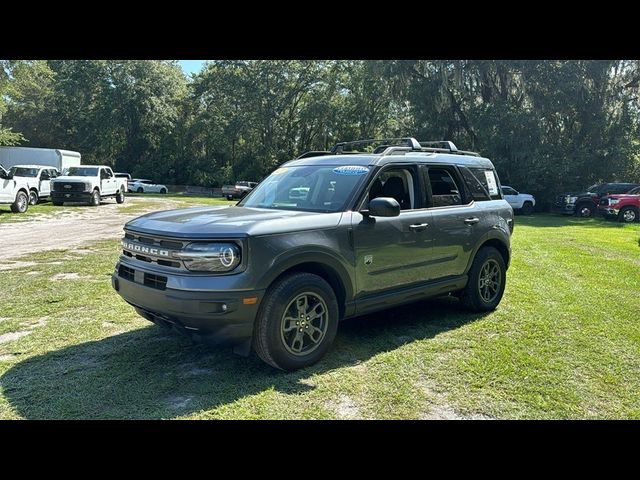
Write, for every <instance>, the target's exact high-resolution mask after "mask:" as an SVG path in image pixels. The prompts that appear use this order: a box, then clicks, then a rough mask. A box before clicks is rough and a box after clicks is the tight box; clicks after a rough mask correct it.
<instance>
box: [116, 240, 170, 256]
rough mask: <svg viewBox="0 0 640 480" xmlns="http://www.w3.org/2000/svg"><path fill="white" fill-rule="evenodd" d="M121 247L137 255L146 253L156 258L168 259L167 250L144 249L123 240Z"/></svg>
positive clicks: (142, 246) (141, 246)
mask: <svg viewBox="0 0 640 480" xmlns="http://www.w3.org/2000/svg"><path fill="white" fill-rule="evenodd" d="M122 247H123V248H124V249H126V250H129V251H132V252H138V253H146V254H148V255H156V256H158V257H168V256H169V250H162V249H160V248H153V247H145V246H144V245H138V244H136V243H130V242H127V241H125V240H123V241H122Z"/></svg>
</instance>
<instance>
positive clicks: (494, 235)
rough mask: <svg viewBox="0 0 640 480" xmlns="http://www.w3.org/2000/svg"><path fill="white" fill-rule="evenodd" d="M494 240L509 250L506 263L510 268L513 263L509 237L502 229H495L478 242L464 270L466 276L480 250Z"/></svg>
mask: <svg viewBox="0 0 640 480" xmlns="http://www.w3.org/2000/svg"><path fill="white" fill-rule="evenodd" d="M492 240H493V241H496V240H497V241H498V242H500V243H501V244H502V245H503V246H504V248H505V249H506V250H507V252H509V258H508V261H507V262H505V263H506V266H507V268H509V264H510V262H511V247H510V240H509V235H508V234H507V233H505V232H504V231H502V230H501V229H500V228H493V229H492V230H490V231H488V232H487V233H486V234H484V235H483V236H482V238H480V240H479V241H478V244H477V245H476V246H475V248H474V249H473V252H472V254H471V255H470V256H469V262H468V263H467V267H466V268H465V269H464V273H465V275H466V274H468V273H469V270H470V269H471V265H472V264H473V261H474V260H475V258H476V255H477V254H478V250H480V249H481V248H482V247H483V246H484V245H485V244H486V243H487V242H489V241H492Z"/></svg>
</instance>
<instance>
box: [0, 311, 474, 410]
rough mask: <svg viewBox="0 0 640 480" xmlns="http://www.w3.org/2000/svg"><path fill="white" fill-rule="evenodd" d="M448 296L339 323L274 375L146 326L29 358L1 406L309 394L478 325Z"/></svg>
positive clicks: (95, 405) (196, 406) (197, 402)
mask: <svg viewBox="0 0 640 480" xmlns="http://www.w3.org/2000/svg"><path fill="white" fill-rule="evenodd" d="M482 316H483V315H482V314H472V313H468V312H465V311H464V310H463V309H462V307H461V306H460V304H459V302H458V301H457V300H456V299H453V298H440V299H434V300H429V301H423V302H419V303H415V304H411V305H407V306H403V307H398V308H395V309H393V310H389V311H386V312H380V313H377V314H371V315H367V316H365V317H360V318H356V319H351V320H347V321H345V322H342V323H341V325H340V328H339V331H338V336H337V338H336V341H335V343H334V345H333V346H332V348H331V349H330V351H329V353H328V354H327V356H326V357H325V358H324V359H323V360H322V361H321V362H319V363H318V364H316V365H314V366H312V367H309V368H306V369H303V370H300V371H297V372H291V373H286V372H281V371H277V370H275V369H273V368H271V367H269V366H268V365H266V364H264V363H262V362H261V361H260V360H259V359H258V358H257V357H256V356H255V354H252V355H251V356H249V357H248V358H245V357H240V356H237V355H234V354H233V353H231V351H230V349H228V348H224V349H223V348H212V347H208V346H205V345H200V344H194V343H192V342H191V341H190V340H188V339H184V338H181V337H179V336H176V335H175V334H172V333H168V332H165V331H164V330H162V329H160V328H159V327H156V326H153V325H150V326H149V327H147V328H141V329H138V330H134V331H130V332H127V333H122V334H119V335H114V336H111V337H107V338H104V339H102V340H98V341H93V342H87V343H82V344H78V345H74V346H70V347H66V348H63V349H61V350H56V351H52V352H50V353H47V354H44V355H40V356H36V357H32V358H29V359H27V360H25V361H22V362H20V363H18V364H17V365H15V366H13V367H12V368H10V369H9V370H8V371H7V372H6V373H5V374H4V375H2V377H0V387H1V388H2V391H3V394H4V397H5V398H6V399H7V400H8V402H9V403H10V404H11V407H12V408H13V409H14V410H15V412H16V413H17V414H18V415H20V416H21V417H24V418H28V419H71V418H74V419H88V418H136V419H158V418H175V417H177V416H182V415H189V414H192V413H196V412H200V411H206V410H211V409H214V408H216V407H221V406H224V405H228V404H231V403H233V402H235V401H237V400H239V399H242V398H243V397H246V396H251V395H256V394H259V393H261V392H265V391H267V390H270V389H273V390H276V391H278V392H282V393H284V394H297V393H303V392H305V391H308V390H309V389H312V388H314V387H313V386H312V385H310V384H309V382H308V381H307V380H308V379H309V378H310V377H312V376H313V375H315V374H321V373H323V372H327V371H330V370H335V369H341V368H344V367H349V366H353V365H357V364H359V363H360V362H364V361H366V360H368V359H370V358H371V357H373V356H375V355H377V354H378V353H381V352H388V351H391V350H394V349H397V348H399V347H401V346H402V345H404V344H407V343H411V342H413V341H417V340H424V339H430V338H433V337H435V336H436V335H438V334H439V333H442V332H446V331H449V330H452V329H455V328H458V327H460V326H462V325H464V324H466V323H468V322H472V321H475V320H477V319H479V318H481V317H482Z"/></svg>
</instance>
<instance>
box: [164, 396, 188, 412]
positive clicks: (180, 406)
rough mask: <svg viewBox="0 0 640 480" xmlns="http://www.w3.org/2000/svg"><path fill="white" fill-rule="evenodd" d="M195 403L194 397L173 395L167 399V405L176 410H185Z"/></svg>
mask: <svg viewBox="0 0 640 480" xmlns="http://www.w3.org/2000/svg"><path fill="white" fill-rule="evenodd" d="M192 401H193V396H192V395H171V396H170V397H168V398H167V403H168V404H169V406H170V407H171V408H173V409H174V410H184V409H185V408H187V407H189V405H190V404H191V402H192Z"/></svg>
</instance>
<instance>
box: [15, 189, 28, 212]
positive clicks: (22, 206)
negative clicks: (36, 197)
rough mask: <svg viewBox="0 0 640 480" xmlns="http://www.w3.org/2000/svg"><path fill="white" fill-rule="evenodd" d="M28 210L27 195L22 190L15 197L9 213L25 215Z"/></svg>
mask: <svg viewBox="0 0 640 480" xmlns="http://www.w3.org/2000/svg"><path fill="white" fill-rule="evenodd" d="M27 210H29V195H27V193H26V192H23V191H22V190H21V191H19V192H18V194H17V195H16V200H15V202H13V203H12V204H11V211H12V212H13V213H25V212H26V211H27Z"/></svg>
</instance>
